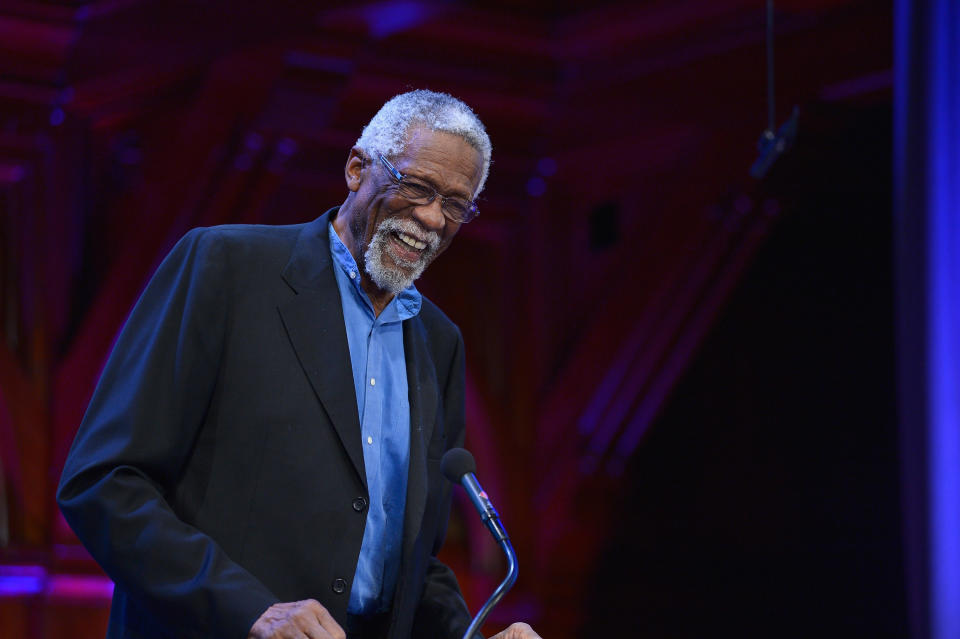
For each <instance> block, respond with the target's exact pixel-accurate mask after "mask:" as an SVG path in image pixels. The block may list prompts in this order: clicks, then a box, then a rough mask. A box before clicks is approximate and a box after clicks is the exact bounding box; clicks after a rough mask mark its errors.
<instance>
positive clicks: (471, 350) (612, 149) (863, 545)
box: [0, 0, 908, 639]
mask: <svg viewBox="0 0 960 639" xmlns="http://www.w3.org/2000/svg"><path fill="white" fill-rule="evenodd" d="M776 4H777V19H776V34H777V40H776V46H777V48H776V55H777V104H778V108H777V112H776V118H777V121H778V122H782V121H783V120H785V119H786V118H787V117H788V116H789V114H790V112H791V109H792V108H793V107H794V106H795V105H796V106H799V109H800V111H799V113H800V115H799V120H798V122H799V127H798V131H799V133H798V136H797V140H796V146H795V148H794V149H793V150H791V151H790V152H789V153H788V154H787V155H786V156H785V157H784V158H782V159H781V160H780V161H779V162H778V163H777V164H776V165H775V167H774V169H773V171H771V172H770V173H769V174H768V175H767V176H766V177H765V178H763V179H760V180H757V179H754V178H751V177H750V176H749V175H748V169H749V167H750V165H751V163H752V162H753V161H754V159H755V158H756V155H757V151H756V142H757V140H758V138H759V136H760V133H761V131H762V130H763V129H764V127H765V126H766V102H765V84H764V83H765V66H764V41H763V38H764V11H763V9H764V7H763V3H762V2H758V1H746V0H712V1H704V0H681V1H670V0H651V1H647V2H615V1H613V2H583V1H577V0H561V1H558V2H548V1H546V0H520V1H517V2H506V1H500V2H483V3H481V2H416V1H399V0H394V1H386V2H371V3H359V4H358V3H347V2H341V3H336V2H334V3H325V4H324V8H323V9H320V8H318V7H317V5H314V4H313V3H304V2H293V1H280V2H269V3H263V2H253V1H247V0H244V1H233V2H226V1H214V2H205V3H201V2H187V1H168V2H159V1H147V0H89V1H86V0H50V1H41V0H20V1H10V2H4V3H3V4H2V6H0V251H2V254H0V324H2V329H3V338H4V339H3V340H2V342H3V343H2V344H0V461H2V466H3V475H2V478H3V492H2V495H3V496H4V497H5V504H4V507H3V508H0V524H2V526H0V533H4V535H5V538H4V539H3V541H4V542H5V545H4V547H3V549H2V551H0V553H2V554H0V564H2V565H0V636H2V637H37V638H41V637H42V638H50V639H54V638H59V637H71V638H75V639H82V638H85V637H97V636H102V634H103V628H104V627H105V620H106V614H107V609H108V602H109V594H110V591H111V584H110V583H109V581H108V580H106V578H105V577H103V576H102V574H101V573H100V572H99V569H98V568H97V566H96V565H95V564H94V563H93V562H92V561H91V560H90V559H89V557H88V556H87V555H86V553H85V551H84V550H83V548H82V547H81V546H79V544H78V542H77V540H76V539H75V538H74V537H73V535H72V533H71V532H70V530H69V529H68V527H67V526H66V525H65V523H64V522H63V519H62V518H61V517H60V515H59V513H58V512H57V510H56V507H55V504H54V500H53V494H54V490H55V486H56V482H57V480H58V478H59V473H60V469H61V467H62V464H63V459H64V457H65V455H66V451H67V449H68V447H69V445H70V442H71V441H72V438H73V434H74V432H75V430H76V427H77V425H78V423H79V421H80V419H81V417H82V415H83V411H84V409H85V407H86V402H87V401H88V399H89V396H90V393H91V392H92V389H93V385H94V384H95V382H96V379H97V376H98V374H99V370H100V368H101V366H102V364H103V362H104V359H105V357H106V355H107V353H108V352H109V349H110V346H111V343H112V340H113V338H114V335H115V333H116V331H117V330H118V329H119V327H120V326H121V324H122V322H123V320H124V318H125V317H126V314H127V312H128V311H129V309H130V307H131V305H132V304H133V302H134V301H135V300H136V298H137V296H138V294H139V292H140V291H141V290H142V288H143V286H144V284H145V282H146V281H147V279H148V278H149V276H150V274H151V273H152V271H153V269H154V268H155V267H156V265H157V263H158V261H159V260H160V259H161V258H162V257H163V255H164V254H165V253H166V252H167V251H168V250H169V249H170V247H171V246H172V245H173V243H174V242H175V241H176V240H177V239H178V238H179V237H180V236H181V235H182V234H183V233H184V232H186V231H187V230H188V229H190V228H192V227H195V226H199V225H211V224H221V223H228V222H229V223H269V224H283V223H293V222H302V221H305V220H309V219H312V218H314V217H315V216H317V215H319V214H320V213H322V212H323V211H324V210H325V209H327V208H328V207H330V206H333V205H335V204H338V203H340V202H341V201H342V200H343V198H344V196H345V189H344V184H343V178H342V175H343V173H342V169H343V163H344V161H345V159H346V155H347V151H348V150H349V148H350V146H351V145H352V144H353V142H354V141H355V140H356V138H357V137H358V135H359V133H360V130H361V128H362V126H363V124H364V123H365V122H366V121H367V120H368V119H369V118H370V116H371V115H372V114H373V113H374V112H375V111H376V110H377V108H378V107H379V106H380V105H381V104H382V103H383V102H384V101H385V100H386V99H388V98H389V97H390V96H392V95H394V94H396V93H398V92H402V91H404V90H407V89H410V88H421V87H423V88H431V89H435V90H443V91H448V92H450V93H452V94H454V95H456V96H458V97H460V98H462V99H463V100H465V101H466V102H467V103H468V104H470V105H471V106H472V107H473V108H474V109H475V110H476V111H477V112H478V114H479V115H480V117H481V118H482V119H483V120H484V122H485V123H486V125H487V127H488V130H489V133H490V136H491V138H492V140H493V144H494V155H493V166H492V170H491V178H490V181H489V186H488V189H487V191H486V192H485V193H484V194H483V199H482V201H481V209H482V216H481V217H480V218H479V220H478V221H477V222H475V223H472V224H470V225H468V226H466V227H464V228H463V229H462V230H461V232H460V234H459V235H458V237H457V239H456V241H455V242H454V244H453V245H452V247H451V249H450V250H449V251H448V252H447V253H446V254H445V255H444V256H443V257H442V258H441V259H440V260H439V261H438V262H437V263H436V264H435V265H434V266H433V267H431V269H429V270H428V272H427V274H426V275H425V277H424V278H423V280H422V283H420V284H418V286H419V287H420V288H421V290H422V291H423V292H424V293H425V294H427V295H428V296H429V297H431V298H432V299H434V300H435V301H436V302H437V303H438V304H439V305H440V306H441V307H442V308H443V309H444V310H445V311H446V312H447V313H448V314H449V315H450V316H451V317H452V318H453V319H454V321H456V322H457V323H458V324H459V325H460V326H461V328H462V330H463V333H464V336H465V339H466V342H467V348H468V365H467V367H468V405H467V419H468V426H469V437H468V446H469V447H470V448H471V449H472V450H473V452H474V454H475V456H476V457H477V460H478V464H479V476H480V479H481V481H482V482H483V484H484V486H485V488H486V489H487V490H488V492H489V493H490V494H491V495H492V496H493V497H494V499H495V503H496V504H497V506H498V508H499V509H500V511H501V514H502V515H503V518H504V521H505V523H506V525H507V527H508V529H509V531H510V533H511V535H512V536H513V538H514V543H515V545H516V547H517V550H518V552H519V556H520V567H521V576H520V580H519V582H518V583H517V585H516V587H515V589H514V590H513V591H512V592H511V593H510V595H509V596H508V597H507V598H506V600H505V601H504V602H503V604H502V605H501V606H500V607H499V608H497V610H496V611H495V613H494V615H493V617H492V619H491V623H490V624H488V626H487V628H486V630H487V631H488V632H493V631H494V630H496V629H498V628H499V627H502V626H503V625H505V624H506V623H508V622H509V621H512V620H515V619H525V620H529V621H530V622H531V623H532V624H533V625H534V626H535V627H536V628H537V629H538V630H539V631H540V634H542V635H543V636H544V637H545V639H565V638H568V637H597V636H644V637H690V638H693V637H704V636H711V635H721V636H726V635H734V634H736V635H737V636H742V637H744V636H745V637H754V636H755V637H760V636H786V637H790V636H797V637H800V636H805V637H806V636H812V635H817V636H826V637H829V636H837V637H841V636H842V637H850V636H863V637H867V636H869V637H904V636H906V634H907V625H908V624H907V612H906V608H907V604H906V586H905V583H906V581H905V577H904V550H903V540H902V534H901V529H902V525H903V522H902V517H901V513H900V499H901V498H900V486H899V483H898V481H899V480H898V472H899V466H898V455H897V422H896V407H895V402H894V395H895V377H896V368H895V361H894V353H895V345H894V329H893V326H894V297H893V284H892V281H893V273H892V268H893V267H892V264H893V262H892V255H891V243H892V240H891V235H892V230H891V229H892V207H891V197H892V192H891V188H892V187H891V174H890V166H891V161H892V160H891V147H892V138H891V119H892V110H891V108H892V107H891V104H892V83H893V71H892V66H893V57H892V56H893V54H892V28H893V27H892V7H891V5H890V4H889V3H886V2H872V1H862V0H859V1H858V0H816V1H813V0H808V1H802V0H793V1H781V2H777V3H776ZM444 558H445V559H446V560H447V561H448V562H449V563H450V564H451V565H452V566H454V568H455V569H456V570H457V573H458V575H459V576H460V580H461V584H462V586H463V588H464V591H465V594H466V596H467V599H468V602H469V604H470V606H471V609H474V610H475V609H476V608H477V607H478V606H479V605H480V604H481V603H482V602H483V600H484V599H485V598H486V597H487V595H488V594H489V593H490V592H491V591H492V589H493V587H494V586H495V584H496V583H497V582H498V581H499V580H500V578H501V576H502V573H503V570H504V566H503V561H502V559H501V557H500V554H499V550H498V549H497V548H496V546H495V545H494V544H493V543H492V541H491V540H490V539H489V538H488V535H487V533H486V531H485V529H484V528H483V527H482V526H481V525H480V523H479V521H478V520H477V518H476V516H475V515H474V513H473V512H472V510H471V508H470V506H469V505H468V503H467V502H466V500H465V499H462V497H461V498H458V501H457V504H456V508H455V512H454V515H453V519H452V521H451V526H450V532H449V536H448V544H447V547H446V548H445V550H444Z"/></svg>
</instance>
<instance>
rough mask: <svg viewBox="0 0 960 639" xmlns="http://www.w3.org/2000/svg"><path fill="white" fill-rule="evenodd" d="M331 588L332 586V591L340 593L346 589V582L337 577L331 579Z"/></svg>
mask: <svg viewBox="0 0 960 639" xmlns="http://www.w3.org/2000/svg"><path fill="white" fill-rule="evenodd" d="M331 588H333V591H334V592H335V593H337V594H338V595H342V594H343V591H344V590H346V589H347V582H346V581H344V580H343V579H340V578H339V577H337V578H336V579H334V580H333V585H332V586H331Z"/></svg>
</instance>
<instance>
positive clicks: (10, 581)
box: [0, 565, 113, 601]
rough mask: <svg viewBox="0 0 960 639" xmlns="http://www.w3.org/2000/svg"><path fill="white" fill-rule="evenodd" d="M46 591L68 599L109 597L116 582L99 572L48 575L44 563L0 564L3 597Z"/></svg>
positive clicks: (27, 595) (48, 594)
mask: <svg viewBox="0 0 960 639" xmlns="http://www.w3.org/2000/svg"><path fill="white" fill-rule="evenodd" d="M38 595H43V596H46V597H49V598H54V599H60V600H68V601H90V600H94V601H109V600H110V599H111V597H113V582H112V581H110V580H109V579H107V578H106V577H101V576H98V575H49V574H48V573H47V571H46V569H45V568H44V567H43V566H36V565H17V566H0V597H33V596H38Z"/></svg>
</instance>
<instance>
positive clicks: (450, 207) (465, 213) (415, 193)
mask: <svg viewBox="0 0 960 639" xmlns="http://www.w3.org/2000/svg"><path fill="white" fill-rule="evenodd" d="M380 162H381V163H382V164H383V166H384V168H386V169H387V173H389V174H390V177H391V178H393V181H394V182H396V183H397V193H398V194H399V195H400V197H402V198H403V199H405V200H408V201H409V202H410V203H411V204H416V205H418V206H421V205H425V204H430V203H431V202H433V201H434V200H435V199H437V198H438V197H439V198H440V210H442V211H443V214H444V215H445V216H446V217H447V219H448V220H450V221H451V222H455V223H456V224H466V223H467V222H469V221H470V220H472V219H473V218H475V217H477V216H478V215H480V211H479V210H478V209H477V203H476V202H473V201H471V200H467V199H465V198H462V197H447V196H444V195H441V194H440V193H438V192H437V189H436V188H434V187H433V185H432V184H430V183H428V182H425V181H423V180H421V179H419V178H415V177H413V176H411V175H404V174H403V173H401V172H400V171H398V170H397V169H396V167H395V166H393V165H392V164H390V162H389V161H388V160H387V158H385V157H383V154H382V153H381V154H380Z"/></svg>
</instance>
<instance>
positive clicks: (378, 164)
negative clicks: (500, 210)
mask: <svg viewBox="0 0 960 639" xmlns="http://www.w3.org/2000/svg"><path fill="white" fill-rule="evenodd" d="M490 150H491V147H490V141H489V139H488V137H487V134H486V131H485V130H484V127H483V125H482V124H481V122H480V120H479V119H478V118H477V117H476V115H475V114H474V113H473V112H472V111H471V110H470V108H469V107H467V106H466V105H465V104H463V103H462V102H460V101H459V100H456V99H455V98H452V97H451V96H449V95H446V94H443V93H434V92H430V91H413V92H410V93H405V94H402V95H399V96H396V97H395V98H393V99H392V100H390V101H389V102H387V103H386V104H385V105H384V106H383V107H382V108H381V110H380V111H379V112H378V113H377V115H376V116H374V118H373V119H372V120H371V121H370V123H369V125H368V126H367V127H366V128H365V129H364V131H363V134H362V135H361V137H360V139H359V140H358V141H357V144H356V146H354V147H353V148H352V149H351V150H350V153H349V155H348V158H347V163H346V167H345V178H346V186H347V189H348V195H347V197H346V200H345V201H344V202H343V204H342V205H341V206H340V207H337V208H334V209H331V210H330V211H327V212H326V213H325V214H324V215H322V216H320V217H319V218H318V219H316V220H314V221H313V222H310V223H307V224H302V225H295V226H286V227H267V226H242V225H234V226H222V227H213V228H207V229H195V230H193V231H191V232H190V233H188V234H187V235H186V236H185V237H184V238H183V239H182V240H181V241H180V242H179V243H178V244H177V246H176V247H175V248H174V249H173V251H171V253H170V255H168V256H167V258H166V259H165V260H164V262H163V264H162V265H161V266H160V268H159V269H158V270H157V273H156V274H155V275H154V277H153V279H152V280H151V282H150V284H149V285H148V287H147V289H146V290H145V291H144V293H143V296H142V297H141V299H140V300H139V301H138V303H137V305H136V307H135V308H134V310H133V311H132V313H131V315H130V318H129V319H128V320H127V324H126V326H125V327H124V329H123V331H122V332H121V334H120V336H119V338H118V340H117V343H116V346H115V348H114V351H113V353H112V354H111V356H110V359H109V361H108V362H107V366H106V367H105V369H104V372H103V375H102V377H101V380H100V383H99V384H98V386H97V389H96V391H95V393H94V396H93V398H92V399H91V402H90V406H89V408H88V410H87V414H86V416H85V417H84V421H83V423H82V424H81V426H80V429H79V431H78V433H77V437H76V439H75V441H74V445H73V447H72V448H71V451H70V454H69V456H68V459H67V462H66V466H65V468H64V472H63V477H62V479H61V482H60V488H59V491H58V496H57V497H58V502H59V504H60V507H61V509H62V510H63V513H64V515H65V516H66V518H67V521H68V522H69V523H70V525H71V526H72V527H73V529H74V530H75V531H76V533H77V535H78V537H79V538H80V539H81V541H83V543H84V544H85V545H86V547H87V548H88V549H89V550H90V553H91V554H92V555H93V556H94V558H96V559H97V561H98V562H99V563H100V564H101V565H102V566H103V568H104V570H105V571H106V572H107V574H109V575H110V577H111V578H112V579H113V580H114V581H115V583H116V589H115V591H114V600H113V606H112V608H111V617H110V627H109V630H108V636H109V637H149V638H153V637H178V638H179V637H235V638H237V639H243V638H244V637H251V638H255V639H261V638H268V637H275V638H279V637H284V638H288V637H289V638H294V637H298V638H299V637H310V638H312V639H326V638H328V637H336V638H342V637H350V638H351V639H374V638H376V639H385V638H389V639H404V638H406V637H417V638H419V637H422V638H424V639H435V638H440V639H447V638H448V639H460V637H461V636H462V635H463V633H464V631H465V630H466V628H467V626H468V625H469V621H470V618H469V613H468V611H467V609H466V606H465V605H464V602H463V598H462V596H461V594H460V591H459V588H458V586H457V583H456V579H455V578H454V576H453V574H452V573H451V571H450V570H449V569H448V568H447V567H446V566H445V565H443V564H442V563H441V562H440V561H439V560H437V558H436V553H437V551H438V550H439V548H440V545H441V544H442V541H443V536H444V531H445V528H446V521H447V516H448V513H449V508H450V485H449V484H448V483H446V482H445V481H444V480H443V478H442V476H441V474H440V464H439V460H440V457H441V456H442V455H443V453H444V452H445V451H446V450H448V449H450V448H452V447H455V446H459V445H461V444H462V443H463V439H464V363H463V342H462V339H461V337H460V333H459V331H458V329H457V328H456V326H455V325H454V324H453V323H451V322H450V320H449V319H447V317H446V316H444V315H443V313H441V312H440V310H439V309H438V308H437V307H436V306H434V305H433V304H432V303H431V302H430V301H429V300H426V299H425V298H423V297H422V296H421V295H420V293H419V292H418V291H417V290H416V288H415V287H414V285H413V282H414V280H416V279H417V278H418V277H419V276H420V274H421V273H422V272H423V270H424V269H425V268H426V267H427V266H428V265H429V264H430V263H431V262H432V261H433V260H434V259H435V258H436V257H437V256H438V255H439V254H440V253H442V252H443V251H444V250H445V249H446V248H447V247H448V246H449V245H450V242H451V241H452V240H453V238H454V236H455V235H456V233H457V231H458V230H459V228H460V226H461V225H463V224H466V223H468V222H470V221H471V220H472V219H474V218H475V217H476V215H477V207H476V203H475V200H476V196H477V194H478V193H479V192H480V191H481V190H482V189H483V186H484V183H485V181H486V177H487V173H488V170H489V166H490ZM497 636H498V637H501V638H502V639H521V638H522V639H530V638H536V637H537V635H536V633H534V632H533V630H531V629H530V627H529V626H527V625H526V624H523V623H516V624H513V625H511V626H510V627H509V628H507V629H506V630H504V631H503V632H501V633H500V634H499V635H497Z"/></svg>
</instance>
